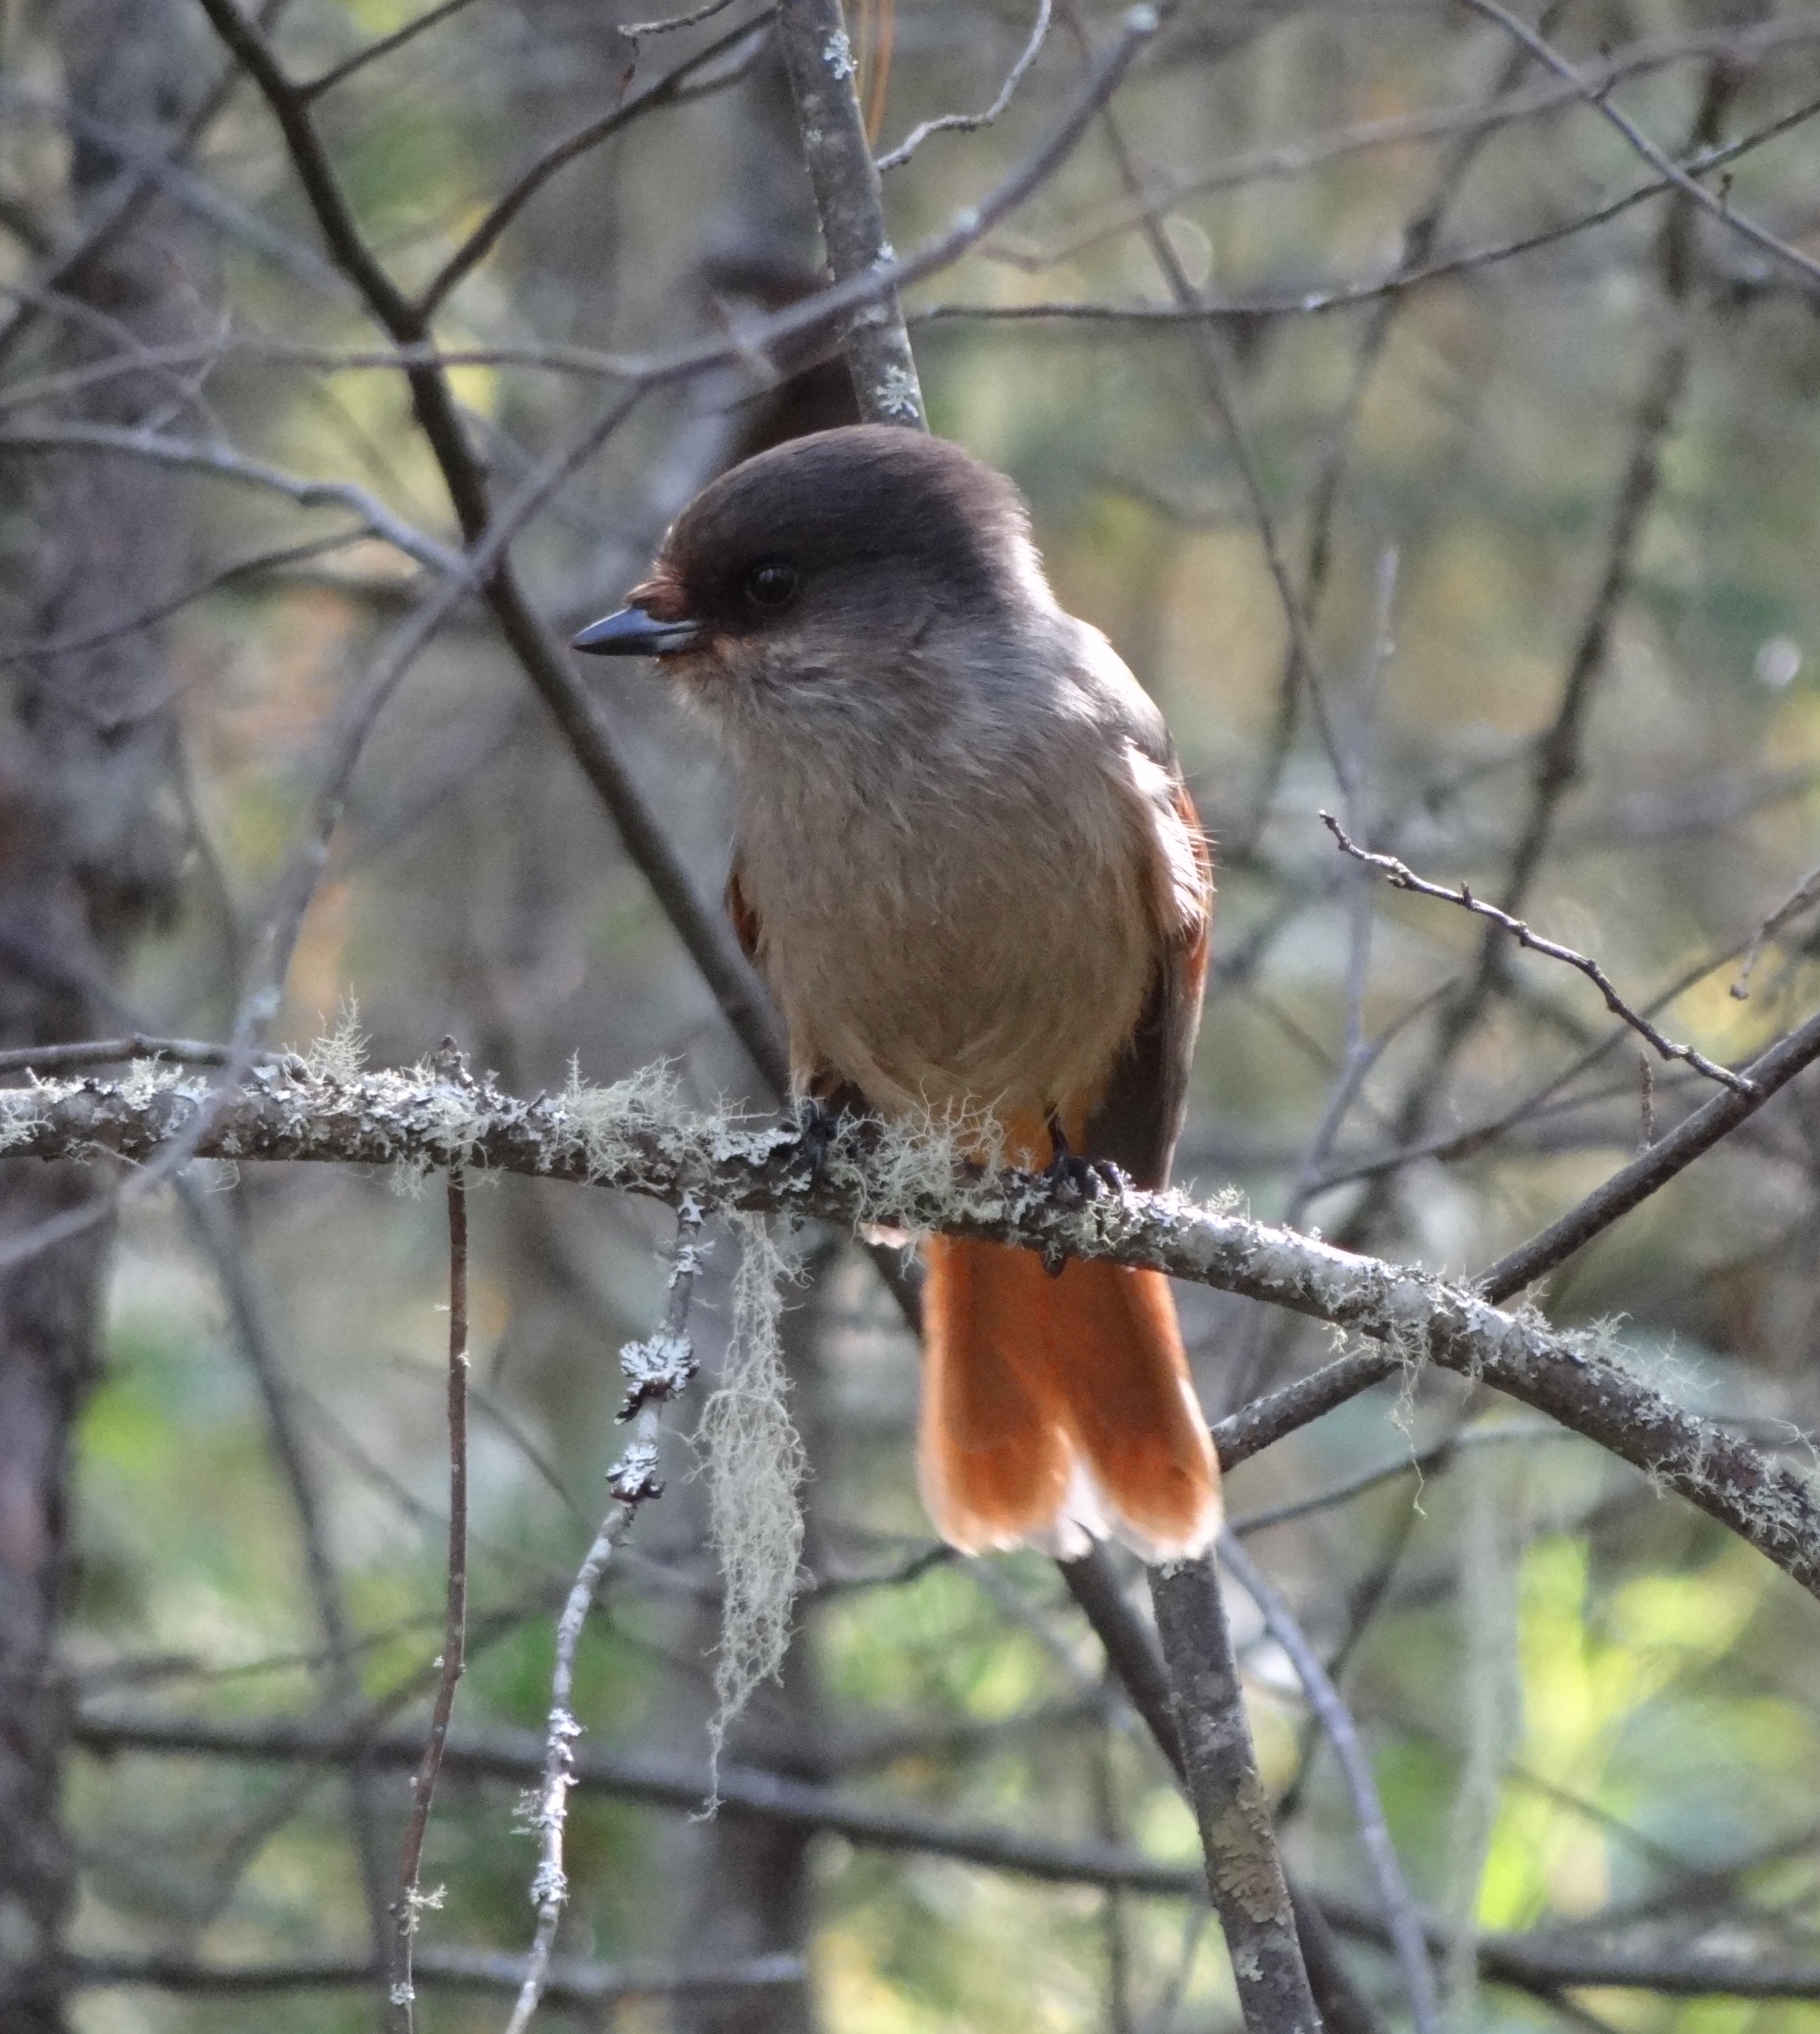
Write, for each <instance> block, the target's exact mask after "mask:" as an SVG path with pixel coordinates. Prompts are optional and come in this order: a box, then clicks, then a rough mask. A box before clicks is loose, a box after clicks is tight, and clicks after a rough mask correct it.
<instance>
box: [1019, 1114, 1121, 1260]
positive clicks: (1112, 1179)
mask: <svg viewBox="0 0 1820 2034" xmlns="http://www.w3.org/2000/svg"><path fill="white" fill-rule="evenodd" d="M1048 1124H1049V1148H1050V1150H1051V1152H1052V1153H1053V1156H1052V1157H1051V1158H1050V1160H1049V1164H1048V1165H1047V1166H1046V1167H1045V1169H1044V1170H1043V1171H1042V1172H1041V1173H1040V1174H1039V1175H1038V1176H1039V1177H1040V1178H1041V1180H1043V1181H1044V1182H1045V1184H1046V1185H1047V1186H1048V1188H1049V1199H1050V1200H1051V1201H1052V1202H1053V1203H1054V1204H1055V1205H1056V1207H1064V1208H1078V1207H1085V1206H1086V1203H1088V1202H1089V1201H1096V1200H1098V1199H1099V1197H1100V1195H1101V1194H1103V1193H1105V1192H1106V1191H1107V1190H1108V1189H1110V1190H1111V1191H1112V1192H1113V1193H1115V1194H1117V1193H1123V1192H1124V1189H1125V1186H1126V1180H1125V1176H1124V1173H1122V1172H1120V1169H1118V1167H1117V1166H1116V1165H1114V1164H1113V1161H1112V1160H1111V1159H1110V1158H1086V1157H1085V1156H1083V1154H1081V1153H1080V1152H1079V1151H1077V1150H1075V1148H1074V1146H1072V1145H1071V1144H1070V1143H1069V1142H1068V1132H1067V1131H1065V1130H1064V1129H1063V1128H1062V1126H1061V1124H1060V1120H1058V1119H1057V1118H1056V1117H1055V1116H1050V1117H1049V1119H1048ZM1042 1259H1043V1269H1044V1270H1045V1271H1046V1272H1048V1274H1049V1276H1050V1277H1051V1278H1060V1276H1061V1275H1062V1273H1063V1271H1064V1270H1065V1269H1066V1268H1067V1266H1068V1252H1067V1251H1066V1250H1064V1249H1063V1248H1061V1246H1060V1244H1048V1245H1046V1246H1045V1248H1044V1250H1043V1253H1042Z"/></svg>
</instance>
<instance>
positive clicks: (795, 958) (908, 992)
mask: <svg viewBox="0 0 1820 2034" xmlns="http://www.w3.org/2000/svg"><path fill="white" fill-rule="evenodd" d="M1004 845H1005V844H1004V842H993V841H990V840H976V841H974V842H973V843H972V844H971V846H970V849H969V848H967V847H966V846H963V850H962V851H961V852H959V853H958V854H956V853H951V854H948V856H946V857H945V858H935V857H932V856H928V855H924V856H922V857H921V858H920V859H919V860H916V861H911V862H910V863H908V864H907V865H906V860H905V858H903V857H902V856H901V855H892V854H888V853H887V854H869V853H868V852H867V851H866V843H865V842H864V841H863V840H861V839H855V838H854V836H852V835H850V836H849V837H848V841H847V853H846V856H845V857H844V858H843V861H842V869H841V871H840V873H839V876H838V878H837V879H835V880H831V881H830V882H828V883H827V884H815V883H813V882H809V881H805V880H801V878H800V875H799V877H798V880H794V881H793V880H785V881H782V882H780V883H776V884H761V885H760V889H761V892H762V891H771V892H772V893H773V894H771V895H763V894H761V895H760V896H759V897H758V898H756V899H755V900H754V901H755V902H756V903H757V904H758V907H759V915H760V920H761V922H762V924H763V926H764V970H765V973H766V974H767V977H768V978H769V979H770V981H771V986H772V988H773V990H774V993H775V994H776V995H777V996H778V999H779V1002H780V1004H782V1008H783V1011H784V1015H785V1018H786V1022H787V1023H788V1025H789V1028H790V1045H791V1056H792V1060H793V1063H794V1071H795V1075H796V1078H797V1080H798V1082H799V1083H801V1084H802V1085H804V1086H811V1085H816V1084H820V1083H824V1082H828V1081H830V1080H832V1081H833V1082H835V1083H840V1082H850V1083H852V1084H853V1085H854V1086H857V1088H858V1089H859V1090H860V1091H861V1093H862V1094H864V1095H865V1097H866V1098H867V1100H868V1101H869V1103H871V1105H872V1106H874V1107H875V1108H877V1109H882V1110H884V1111H886V1112H887V1113H893V1114H899V1113H916V1112H920V1111H921V1110H924V1109H929V1110H933V1111H936V1112H937V1113H940V1112H944V1111H949V1110H953V1109H968V1108H978V1107H985V1108H988V1109H992V1110H993V1111H995V1112H996V1113H1000V1114H1001V1115H1003V1114H1010V1113H1017V1114H1020V1115H1022V1114H1024V1113H1027V1112H1029V1111H1030V1110H1033V1109H1034V1110H1036V1111H1038V1112H1041V1111H1045V1110H1048V1109H1054V1108H1060V1107H1064V1106H1066V1105H1068V1103H1070V1102H1071V1101H1079V1100H1082V1099H1088V1100H1090V1099H1091V1098H1094V1097H1096V1096H1097V1095H1098V1092H1099V1090H1100V1089H1101V1087H1103V1086H1104V1084H1105V1079H1106V1076H1107V1075H1108V1073H1109V1071H1110V1068H1111V1066H1112V1064H1113V1061H1114V1060H1116V1057H1117V1056H1118V1054H1119V1053H1120V1049H1122V1047H1123V1045H1124V1042H1125V1041H1126V1040H1127V1038H1128V1037H1129V1036H1130V1034H1131V1030H1132V1028H1133V1026H1135V1023H1136V1021H1137V1018H1138V1014H1139V1010H1140V1009H1141V1008H1142V1006H1143V1000H1144V997H1145V996H1146V992H1147V990H1148V988H1149V985H1150V975H1151V973H1152V970H1153V967H1154V955H1155V936H1154V932H1153V930H1152V927H1151V924H1150V915H1149V913H1148V911H1147V910H1146V903H1145V899H1144V898H1143V894H1142V891H1141V888H1140V885H1139V882H1138V880H1137V872H1136V869H1135V866H1130V865H1129V864H1130V863H1131V862H1132V861H1134V860H1135V858H1130V857H1113V858H1104V857H1101V856H1098V855H1097V854H1083V852H1082V847H1083V844H1082V843H1080V842H1068V843H1065V844H1064V843H1062V842H1051V843H1045V844H1044V846H1046V847H1047V849H1048V850H1049V851H1048V852H1044V851H1042V850H1041V849H1039V850H1038V851H1036V852H1034V853H1033V852H1032V851H1031V848H1030V843H1029V842H1027V841H1026V842H1023V843H1021V844H1020V846H1019V850H1018V851H1016V852H1015V853H1013V854H1007V853H1006V852H1005V851H1004ZM888 846H889V844H888V843H887V847H888Z"/></svg>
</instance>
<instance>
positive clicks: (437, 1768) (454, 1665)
mask: <svg viewBox="0 0 1820 2034" xmlns="http://www.w3.org/2000/svg"><path fill="white" fill-rule="evenodd" d="M441 1071H442V1072H443V1074H444V1075H445V1078H447V1079H449V1080H451V1081H455V1082H461V1081H463V1079H464V1078H465V1075H466V1069H465V1068H464V1067H463V1064H462V1060H461V1055H460V1053H458V1052H457V1051H456V1049H455V1041H454V1040H453V1039H452V1038H445V1039H444V1040H443V1041H442V1052H441ZM447 1588H448V1595H447V1601H446V1608H445V1622H444V1626H443V1634H442V1659H441V1676H440V1678H439V1679H438V1680H437V1684H436V1700H435V1702H434V1704H433V1706H432V1708H431V1709H430V1731H429V1735H428V1736H426V1738H425V1739H424V1744H423V1756H422V1759H421V1760H420V1761H419V1762H418V1768H417V1779H416V1783H415V1786H414V1787H413V1788H412V1790H411V1816H410V1819H409V1820H408V1822H407V1823H406V1824H405V1829H404V1841H403V1846H402V1848H400V1852H399V1859H398V1900H397V1904H396V1905H395V1906H394V1907H393V1908H392V1983H391V1990H390V1992H389V1994H388V1998H389V2002H390V2005H391V2008H392V2015H391V2024H392V2028H394V2029H395V2030H396V2034H411V2028H412V2026H413V2025H415V2013H414V2012H413V2010H412V2006H413V2002H414V2001H415V1998H416V1996H417V1995H416V1992H415V1990H414V1988H413V1987H412V1983H411V1952H412V1950H413V1947H414V1946H415V1941H416V1936H417V1928H418V1922H419V1920H421V1919H422V1912H423V1910H424V1908H426V1907H437V1906H440V1905H441V1903H442V1895H441V1891H440V1890H437V1892H434V1893H425V1892H424V1891H423V1890H422V1887H421V1886H420V1885H419V1884H418V1873H419V1871H420V1870H421V1868H422V1862H423V1839H424V1836H425V1833H426V1831H427V1830H428V1829H429V1827H430V1807H431V1804H432V1803H433V1801H434V1800H435V1798H436V1781H437V1774H438V1773H440V1772H441V1769H442V1755H443V1750H444V1747H445V1745H446V1744H447V1743H448V1723H449V1718H450V1717H452V1715H453V1713H454V1711H455V1691H456V1685H457V1683H459V1682H460V1679H461V1676H462V1671H463V1668H464V1667H465V1666H466V1664H467V1176H466V1174H465V1173H464V1172H463V1169H462V1168H461V1167H460V1166H459V1165H456V1166H452V1167H451V1168H450V1169H449V1174H448V1578H447Z"/></svg>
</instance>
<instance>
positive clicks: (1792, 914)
mask: <svg viewBox="0 0 1820 2034" xmlns="http://www.w3.org/2000/svg"><path fill="white" fill-rule="evenodd" d="M1816 904H1820V869H1809V870H1808V872H1807V874H1806V875H1805V876H1803V877H1802V879H1801V880H1800V881H1799V883H1797V884H1796V886H1795V888H1794V889H1793V890H1792V891H1790V893H1789V894H1788V896H1786V897H1784V899H1783V900H1782V902H1781V903H1780V904H1778V905H1777V906H1776V908H1775V910H1773V911H1772V912H1771V913H1770V914H1769V916H1768V917H1767V918H1766V919H1765V920H1764V921H1763V922H1762V925H1759V926H1758V928H1757V929H1756V931H1755V932H1754V933H1753V934H1752V935H1751V944H1750V945H1749V947H1748V948H1746V950H1745V954H1744V965H1743V966H1742V967H1741V968H1739V970H1738V979H1737V980H1736V981H1735V982H1733V983H1732V995H1733V996H1735V997H1736V999H1737V1000H1738V1001H1739V1002H1740V1003H1743V1002H1744V1001H1746V1000H1747V999H1748V997H1749V996H1750V994H1751V976H1752V975H1753V974H1754V973H1755V972H1756V969H1757V963H1758V960H1759V959H1762V953H1763V948H1764V947H1765V945H1766V944H1767V943H1768V942H1769V940H1772V939H1773V938H1774V937H1775V936H1776V935H1777V933H1779V932H1781V930H1782V929H1783V927H1784V925H1790V924H1792V922H1793V921H1795V920H1796V918H1799V917H1800V916H1801V914H1802V913H1803V911H1807V910H1812V908H1813V907H1814V905H1816Z"/></svg>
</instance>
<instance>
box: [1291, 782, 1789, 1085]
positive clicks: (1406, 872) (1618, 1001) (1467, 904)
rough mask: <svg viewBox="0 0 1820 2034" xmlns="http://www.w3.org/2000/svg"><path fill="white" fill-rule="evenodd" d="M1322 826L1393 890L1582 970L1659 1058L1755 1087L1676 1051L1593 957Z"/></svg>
mask: <svg viewBox="0 0 1820 2034" xmlns="http://www.w3.org/2000/svg"><path fill="white" fill-rule="evenodd" d="M1321 824H1323V826H1325V827H1326V828H1327V831H1328V832H1329V833H1330V834H1331V835H1333V836H1334V839H1335V841H1337V842H1338V844H1339V847H1340V850H1341V852H1342V854H1349V855H1351V856H1352V857H1353V860H1354V861H1362V862H1364V864H1365V865H1366V866H1367V868H1368V869H1376V870H1377V872H1378V873H1379V875H1380V876H1383V878H1384V880H1386V881H1387V883H1389V884H1390V886H1391V888H1393V889H1397V890H1407V891H1410V892H1411V893H1412V894H1413V895H1416V896H1418V897H1432V898H1434V899H1435V900H1436V901H1437V902H1439V903H1443V904H1458V906H1460V908H1461V909H1462V910H1465V911H1469V912H1471V913H1472V914H1473V916H1474V917H1475V918H1488V919H1489V920H1490V921H1491V922H1492V924H1493V925H1496V926H1499V928H1501V929H1503V931H1505V932H1507V933H1509V934H1510V936H1511V937H1512V938H1513V939H1514V940H1515V941H1516V942H1517V944H1518V946H1520V947H1526V948H1528V949H1529V951H1531V952H1532V953H1539V954H1544V955H1547V956H1548V959H1550V960H1558V961H1563V962H1565V963H1566V964H1567V966H1569V967H1571V968H1577V969H1578V970H1579V972H1580V973H1581V974H1583V975H1585V978H1586V979H1587V980H1588V981H1589V982H1591V983H1592V985H1593V987H1594V988H1595V989H1597V990H1598V992H1599V993H1600V995H1601V996H1604V999H1605V1008H1607V1009H1608V1010H1609V1011H1611V1013H1612V1015H1613V1016H1614V1017H1616V1018H1618V1019H1620V1020H1621V1021H1622V1022H1623V1023H1626V1024H1628V1025H1629V1026H1630V1028H1631V1030H1633V1031H1635V1032H1637V1033H1638V1034H1639V1035H1640V1036H1641V1037H1642V1038H1647V1039H1648V1040H1649V1043H1650V1044H1651V1045H1653V1046H1654V1048H1655V1049H1656V1052H1657V1055H1658V1056H1659V1057H1661V1058H1662V1059H1664V1060H1682V1061H1683V1062H1685V1064H1687V1065H1688V1066H1691V1068H1693V1069H1694V1071H1695V1072H1696V1073H1700V1074H1704V1075H1706V1078H1707V1079H1709V1080H1715V1081H1717V1082H1718V1083H1720V1084H1721V1086H1724V1087H1728V1088H1730V1089H1731V1090H1732V1091H1733V1093H1735V1094H1743V1095H1748V1094H1751V1092H1752V1090H1751V1083H1750V1081H1749V1080H1748V1079H1747V1077H1746V1076H1745V1075H1743V1074H1739V1073H1734V1072H1733V1071H1732V1069H1731V1068H1729V1067H1722V1066H1721V1065H1719V1064H1717V1061H1716V1060H1709V1059H1708V1058H1707V1056H1706V1054H1705V1053H1702V1052H1698V1051H1696V1050H1695V1049H1694V1047H1693V1046H1691V1045H1676V1043H1675V1041H1673V1039H1672V1038H1667V1037H1665V1036H1664V1034H1663V1033H1662V1032H1661V1031H1660V1030H1657V1027H1656V1026H1655V1025H1653V1023H1650V1021H1649V1019H1648V1018H1647V1017H1645V1016H1643V1015H1642V1014H1641V1013H1640V1012H1638V1011H1635V1010H1633V1009H1632V1008H1630V1004H1628V1003H1627V1002H1626V1001H1625V1000H1624V999H1623V996H1620V995H1619V993H1618V992H1617V989H1615V987H1614V986H1613V985H1612V978H1611V977H1610V976H1609V975H1608V974H1606V972H1605V970H1604V968H1602V967H1601V966H1600V965H1599V963H1597V961H1596V960H1594V959H1593V958H1592V956H1591V955H1589V954H1583V953H1577V952H1576V951H1574V948H1572V947H1564V946H1563V945H1561V944H1560V943H1559V941H1558V940H1545V939H1544V938H1543V937H1542V936H1541V934H1540V933H1535V932H1532V931H1531V930H1530V929H1529V926H1528V925H1525V923H1524V922H1523V921H1522V919H1521V918H1513V917H1512V916H1511V915H1510V913H1509V912H1508V911H1503V910H1499V908H1498V906H1496V905H1495V904H1488V903H1485V902H1484V899H1482V898H1478V897H1475V896H1474V895H1473V893H1472V891H1470V890H1469V888H1467V886H1466V885H1465V884H1464V883H1462V884H1461V885H1460V887H1459V888H1458V889H1457V890H1450V889H1448V888H1446V887H1445V885H1444V884H1439V883H1429V882H1427V881H1425V880H1424V879H1423V878H1422V877H1421V876H1418V875H1417V873H1416V872H1415V871H1414V870H1413V869H1411V868H1410V867H1409V864H1408V863H1407V862H1405V861H1398V858H1396V856H1395V855H1394V854H1374V853H1372V850H1370V849H1368V848H1364V847H1360V846H1359V844H1358V842H1357V841H1355V840H1353V839H1351V838H1350V837H1349V835H1348V834H1347V832H1346V830H1345V827H1342V825H1341V824H1340V823H1339V821H1338V820H1337V819H1335V818H1334V816H1333V814H1332V813H1331V812H1323V813H1322V815H1321Z"/></svg>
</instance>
